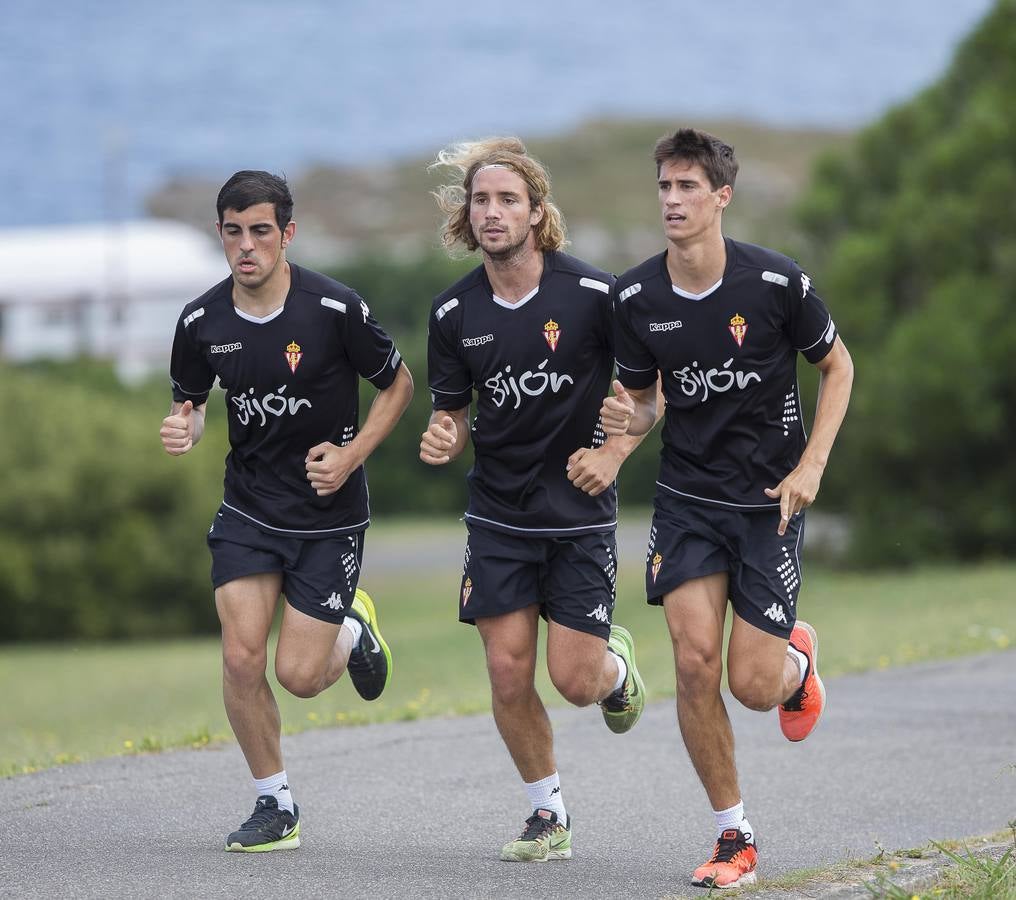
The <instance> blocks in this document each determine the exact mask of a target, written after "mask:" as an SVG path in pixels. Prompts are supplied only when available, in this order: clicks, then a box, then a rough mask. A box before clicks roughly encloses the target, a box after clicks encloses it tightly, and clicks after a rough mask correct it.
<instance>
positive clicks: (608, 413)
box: [600, 378, 635, 435]
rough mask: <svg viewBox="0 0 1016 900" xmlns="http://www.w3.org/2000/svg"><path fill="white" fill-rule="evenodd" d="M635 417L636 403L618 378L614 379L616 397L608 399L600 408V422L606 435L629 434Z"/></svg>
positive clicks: (605, 399)
mask: <svg viewBox="0 0 1016 900" xmlns="http://www.w3.org/2000/svg"><path fill="white" fill-rule="evenodd" d="M634 415H635V401H634V400H632V398H631V397H630V396H629V395H628V392H627V391H626V390H625V389H624V385H623V384H621V382H620V381H618V380H617V379H616V378H615V379H614V396H613V397H606V398H604V400H603V406H601V407H600V421H601V422H602V423H603V430H604V432H605V433H606V434H611V435H622V434H627V433H628V426H629V425H631V419H632V416H634Z"/></svg>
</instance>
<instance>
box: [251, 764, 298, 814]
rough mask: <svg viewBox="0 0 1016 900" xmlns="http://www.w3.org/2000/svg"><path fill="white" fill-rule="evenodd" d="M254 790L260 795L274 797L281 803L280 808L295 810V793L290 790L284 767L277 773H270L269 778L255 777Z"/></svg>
mask: <svg viewBox="0 0 1016 900" xmlns="http://www.w3.org/2000/svg"><path fill="white" fill-rule="evenodd" d="M254 790H255V791H256V792H257V795H258V796H259V797H264V796H266V795H267V796H269V797H274V798H275V799H276V801H277V802H278V804H279V809H287V810H289V811H290V812H293V795H292V794H291V793H290V792H289V778H288V777H287V776H286V770H285V769H283V770H282V771H281V772H279V773H278V774H276V775H269V776H268V777H267V778H255V779H254Z"/></svg>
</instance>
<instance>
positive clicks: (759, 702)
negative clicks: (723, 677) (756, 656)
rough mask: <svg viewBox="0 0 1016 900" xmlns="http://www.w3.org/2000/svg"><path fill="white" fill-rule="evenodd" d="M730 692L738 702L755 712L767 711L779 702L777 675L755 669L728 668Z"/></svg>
mask: <svg viewBox="0 0 1016 900" xmlns="http://www.w3.org/2000/svg"><path fill="white" fill-rule="evenodd" d="M727 678H728V683H729V686H730V693H731V694H733V695H734V697H735V698H736V699H737V701H738V702H739V703H741V704H742V705H743V706H746V707H748V709H753V710H755V711H757V712H767V711H768V710H770V709H772V708H773V707H774V706H776V705H777V704H778V703H779V702H780V698H779V697H778V694H779V687H780V680H779V678H778V677H775V678H774V677H773V676H772V675H770V674H768V673H764V672H760V671H759V670H757V669H736V668H734V669H730V670H728V672H727Z"/></svg>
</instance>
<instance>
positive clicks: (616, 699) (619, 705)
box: [600, 679, 631, 712]
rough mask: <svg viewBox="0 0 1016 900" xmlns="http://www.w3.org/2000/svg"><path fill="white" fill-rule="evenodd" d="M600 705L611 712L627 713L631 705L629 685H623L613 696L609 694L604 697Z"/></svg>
mask: <svg viewBox="0 0 1016 900" xmlns="http://www.w3.org/2000/svg"><path fill="white" fill-rule="evenodd" d="M626 682H627V679H626ZM600 705H601V706H604V707H606V708H607V709H608V710H610V711H611V712H627V710H628V707H629V706H630V705H631V698H630V697H629V696H628V686H627V683H625V684H622V685H621V687H619V688H618V689H617V690H616V691H614V692H613V693H612V694H608V695H607V696H606V697H604V698H603V699H602V700H601V701H600Z"/></svg>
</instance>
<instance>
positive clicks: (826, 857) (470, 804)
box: [0, 651, 1016, 900]
mask: <svg viewBox="0 0 1016 900" xmlns="http://www.w3.org/2000/svg"><path fill="white" fill-rule="evenodd" d="M828 692H829V708H828V711H827V713H826V716H825V718H824V719H823V721H822V723H821V725H820V727H819V728H818V730H817V731H816V732H815V733H814V734H813V735H812V736H811V737H810V738H809V739H808V740H807V741H805V742H804V743H802V744H797V745H792V744H789V743H787V741H785V740H784V739H783V737H782V736H781V734H780V731H779V726H778V724H777V719H776V714H775V712H774V713H769V714H759V713H752V712H749V711H747V710H744V709H742V708H741V707H740V706H738V705H737V704H736V703H734V702H732V701H730V700H729V698H728V708H729V709H730V713H731V717H732V720H733V722H734V727H735V732H736V734H737V736H738V763H739V767H740V771H741V780H742V787H743V790H744V796H745V801H746V805H747V811H748V814H749V816H750V818H751V821H752V823H753V825H754V826H755V828H756V830H757V832H758V835H759V841H760V847H761V850H760V860H761V866H760V873H761V874H762V875H763V876H766V875H768V876H779V875H782V874H785V873H787V872H790V871H792V870H795V869H802V868H810V867H816V866H824V865H828V864H830V863H833V862H835V861H842V860H845V859H848V858H869V857H871V856H872V855H874V854H875V853H876V852H877V845H881V846H883V847H885V848H887V849H896V848H905V847H916V846H921V845H924V844H926V843H927V842H928V841H929V840H930V839H936V840H942V839H946V838H954V837H965V836H971V835H976V834H984V833H988V832H993V831H997V830H999V829H1002V828H1004V827H1005V826H1006V823H1007V822H1008V821H1009V820H1010V819H1013V818H1014V817H1016V652H1014V651H1006V652H1002V653H996V654H992V655H988V656H980V657H973V658H968V659H963V660H959V661H953V662H948V663H938V664H928V665H919V666H913V667H910V668H905V669H897V670H887V671H882V672H872V673H867V674H863V675H854V676H846V677H842V678H838V679H835V680H833V681H831V682H830V683H829V684H828ZM552 718H553V720H554V727H555V732H556V738H557V753H558V763H559V768H560V771H561V773H562V779H563V790H564V795H565V800H566V802H567V804H568V807H569V811H570V812H571V814H572V817H573V820H574V838H573V844H574V848H575V855H574V857H573V859H571V860H570V861H561V862H554V863H548V864H543V865H535V864H529V865H525V864H511V863H502V862H500V861H499V860H498V859H497V851H498V849H499V848H500V846H501V844H502V843H503V842H504V841H505V840H507V839H509V838H511V837H514V835H515V833H516V832H517V831H518V830H519V829H520V827H521V825H522V820H523V818H524V817H525V815H526V813H527V812H528V810H527V808H526V804H525V799H524V794H523V791H522V788H521V786H520V784H519V783H518V781H517V778H516V776H515V773H514V770H513V769H512V767H511V764H510V762H509V760H508V756H507V754H506V752H505V751H504V749H503V747H502V746H501V743H500V739H499V738H498V736H497V733H496V731H495V727H494V724H493V721H492V719H491V718H490V717H489V716H486V715H484V716H472V717H467V718H459V719H443V720H428V721H419V722H404V723H394V724H387V725H374V726H367V727H361V728H346V729H330V730H321V731H315V732H309V733H305V734H301V735H297V736H294V737H290V738H286V739H285V751H286V757H287V770H288V772H289V774H290V778H291V784H292V786H293V790H294V792H295V796H296V799H297V802H298V803H299V804H300V805H301V809H302V835H303V846H302V847H301V848H300V849H299V850H297V851H295V852H279V853H270V854H257V855H255V854H234V853H225V852H223V850H222V841H223V838H224V837H225V834H226V833H227V832H228V831H230V830H232V829H233V828H234V827H236V825H237V824H238V823H239V822H240V821H241V820H242V819H243V818H245V817H246V815H247V814H248V813H249V811H250V808H251V807H252V805H253V797H252V795H251V791H250V788H249V786H248V781H247V775H246V769H245V766H244V763H243V759H242V757H241V755H240V752H239V750H238V749H237V748H236V746H235V745H228V746H224V747H219V748H212V749H206V750H197V751H189V750H188V751H176V752H167V753H162V754H157V755H153V756H137V757H121V758H113V759H106V760H101V761H98V762H94V763H88V764H81V765H75V766H68V767H65V768H61V769H53V770H49V771H45V772H40V773H36V774H33V775H23V776H18V777H14V778H11V779H8V780H6V781H4V782H3V783H2V785H3V797H4V800H5V802H4V804H3V808H4V814H3V816H2V817H0V884H2V885H3V887H4V893H5V894H6V895H7V896H10V897H19V898H20V897H47V898H49V897H89V898H93V897H96V898H97V897H160V898H175V897H219V896H222V897H255V896H257V897H264V896H276V897H286V898H303V897H370V898H387V897H400V898H401V897H405V898H442V900H445V898H459V897H462V898H486V897H491V898H494V897H497V898H515V897H531V896H556V897H583V898H627V897H664V896H666V897H674V896H704V892H701V891H697V889H695V888H692V887H690V886H689V885H688V874H689V873H690V872H691V870H692V869H693V868H694V867H695V866H696V865H697V864H698V863H700V862H702V860H703V859H704V858H705V854H706V853H707V851H708V850H709V849H710V847H711V843H712V816H711V813H710V812H709V807H708V804H707V803H706V800H705V797H704V794H703V792H702V790H701V788H700V787H699V785H698V783H697V781H696V779H695V776H694V773H693V772H692V770H691V766H690V764H689V763H688V760H687V757H686V756H685V754H684V750H683V748H682V746H681V744H680V739H679V736H678V733H677V728H676V724H675V716H674V712H673V709H672V705H671V703H669V702H660V703H655V704H651V705H650V706H649V707H648V708H647V710H646V713H645V715H644V716H643V718H642V720H641V722H639V724H638V725H637V726H636V728H635V729H634V730H633V731H632V732H631V733H630V734H628V735H622V736H617V735H613V734H611V733H610V732H608V731H607V729H606V727H605V726H604V724H603V722H602V719H601V717H600V715H599V712H598V711H597V710H596V709H595V708H594V709H585V710H575V709H565V710H560V711H555V712H553V713H552Z"/></svg>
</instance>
